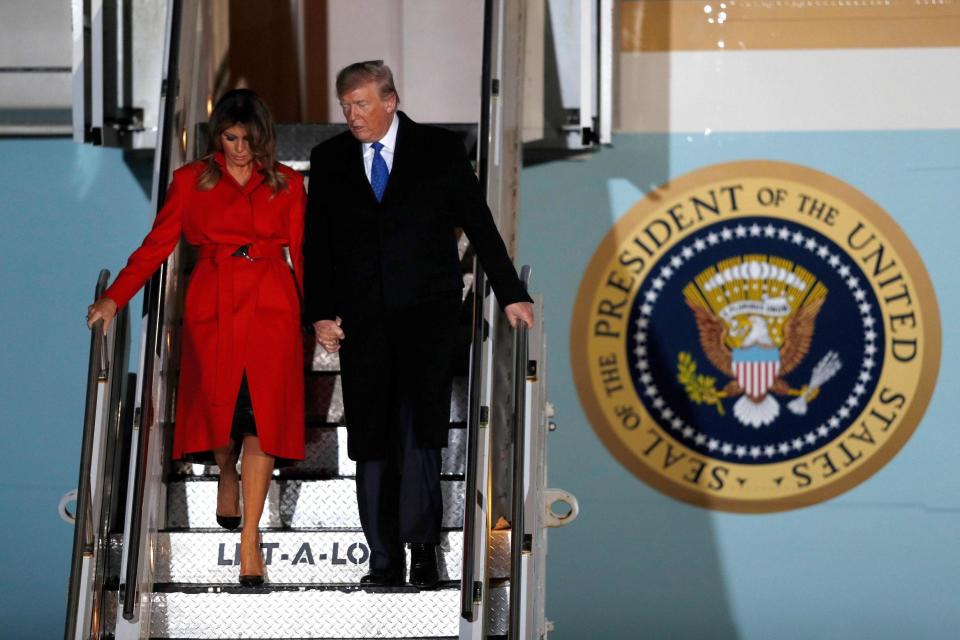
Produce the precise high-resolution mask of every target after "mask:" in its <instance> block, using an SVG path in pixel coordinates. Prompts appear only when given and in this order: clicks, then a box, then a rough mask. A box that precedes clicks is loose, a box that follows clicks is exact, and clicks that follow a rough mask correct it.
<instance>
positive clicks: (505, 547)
mask: <svg viewBox="0 0 960 640" xmlns="http://www.w3.org/2000/svg"><path fill="white" fill-rule="evenodd" d="M117 542H119V541H117ZM239 546H240V534H239V533H231V532H226V531H223V532H219V531H202V532H201V531H189V532H163V533H158V534H157V537H156V543H155V546H154V549H153V558H154V566H155V573H154V579H155V582H157V583H160V584H166V583H176V584H204V585H225V586H234V585H236V583H237V577H238V575H239V570H240V569H239V567H240V565H239V562H240V556H239ZM261 546H262V548H263V557H264V561H265V563H266V579H267V582H268V583H269V584H271V585H281V584H288V585H322V584H327V585H329V584H337V585H357V584H359V582H360V578H361V576H363V575H364V574H365V573H366V572H367V571H368V570H369V568H370V567H369V559H370V552H369V549H368V547H367V545H366V540H365V539H364V537H363V532H362V531H359V530H356V531H265V532H263V534H262V538H261ZM114 549H115V553H116V555H117V558H116V560H117V562H116V564H115V565H114V566H119V551H120V549H119V544H115V545H114ZM407 556H408V561H407V566H409V564H410V563H409V551H408V552H407ZM439 559H440V562H439V569H440V580H442V581H447V580H459V579H460V575H461V569H462V565H463V534H462V533H461V532H460V531H446V532H444V533H443V535H442V538H441V542H440V545H439ZM489 567H490V575H491V577H492V578H498V579H506V578H508V577H509V576H510V533H509V532H508V531H495V532H493V535H492V536H491V539H490V555H489Z"/></svg>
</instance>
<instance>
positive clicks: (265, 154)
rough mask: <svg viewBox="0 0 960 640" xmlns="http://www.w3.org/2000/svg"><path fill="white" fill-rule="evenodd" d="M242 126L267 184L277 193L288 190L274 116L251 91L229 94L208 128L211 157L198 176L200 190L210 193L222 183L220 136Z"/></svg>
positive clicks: (214, 109)
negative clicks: (279, 161)
mask: <svg viewBox="0 0 960 640" xmlns="http://www.w3.org/2000/svg"><path fill="white" fill-rule="evenodd" d="M238 124H239V125H243V127H244V128H245V129H246V130H247V136H248V138H247V139H248V141H249V143H250V151H251V153H253V157H254V158H255V159H256V161H257V162H259V163H260V171H262V172H263V174H264V181H265V182H266V183H267V184H268V185H269V186H270V188H271V189H273V192H274V193H277V192H279V191H281V190H283V189H285V188H286V187H287V179H286V177H285V176H284V175H283V174H282V173H281V172H280V171H278V170H277V164H276V163H277V133H276V130H275V129H274V126H273V116H271V115H270V110H269V109H268V108H267V105H265V104H264V103H263V100H261V99H260V97H259V96H258V95H257V94H256V93H254V92H253V91H250V90H249V89H233V90H232V91H228V92H227V93H226V94H224V96H223V97H222V98H220V100H218V101H217V104H216V106H215V107H214V108H213V113H211V114H210V122H209V123H208V126H207V132H208V134H209V138H208V140H207V153H206V154H205V155H204V156H203V158H201V161H202V162H204V163H205V164H206V166H205V167H204V168H203V171H201V172H200V175H199V176H197V188H198V189H200V190H202V191H208V190H210V189H212V188H213V187H214V186H215V185H216V184H217V182H219V181H220V165H218V164H217V161H216V154H217V153H218V152H221V153H222V152H223V143H222V142H221V140H220V136H221V135H222V134H223V132H224V131H226V130H227V129H229V128H230V127H233V126H235V125H238Z"/></svg>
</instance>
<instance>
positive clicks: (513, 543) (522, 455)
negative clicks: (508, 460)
mask: <svg viewBox="0 0 960 640" xmlns="http://www.w3.org/2000/svg"><path fill="white" fill-rule="evenodd" d="M520 279H521V280H522V281H523V285H524V287H525V288H528V287H529V284H530V266H529V265H524V266H523V268H522V269H521V270H520ZM529 367H530V344H529V329H528V328H527V325H526V323H525V322H524V321H523V320H520V319H517V326H516V328H515V329H514V334H513V470H512V473H513V477H512V480H513V487H512V503H511V516H510V633H509V635H508V636H507V637H508V638H509V640H519V638H520V622H521V620H520V607H521V605H522V599H523V598H522V596H523V592H522V578H523V576H522V567H521V562H522V558H523V552H524V545H525V538H526V534H525V529H524V521H523V520H524V517H523V511H524V507H525V502H526V494H525V492H524V479H525V476H526V455H527V441H526V415H527V376H528V375H529V373H530V372H529Z"/></svg>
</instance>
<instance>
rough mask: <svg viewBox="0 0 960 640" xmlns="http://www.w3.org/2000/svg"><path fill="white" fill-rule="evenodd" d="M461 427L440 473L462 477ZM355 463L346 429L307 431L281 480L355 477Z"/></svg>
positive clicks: (207, 469)
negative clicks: (300, 455)
mask: <svg viewBox="0 0 960 640" xmlns="http://www.w3.org/2000/svg"><path fill="white" fill-rule="evenodd" d="M463 426H464V425H463V423H453V424H451V425H450V427H451V428H450V439H449V443H450V444H449V446H447V447H446V448H445V449H443V453H442V456H443V462H442V465H443V466H442V467H441V473H443V474H445V475H463V473H464V465H465V460H466V447H467V433H466V429H464V428H463ZM356 472H357V465H356V463H355V462H354V461H353V460H351V459H350V458H349V457H347V429H346V427H342V426H336V425H324V426H316V427H310V428H308V429H307V450H306V458H305V459H304V460H303V462H298V463H296V464H294V465H292V466H289V467H285V468H283V469H280V470H279V471H278V473H277V475H278V477H280V478H306V477H318V478H330V477H334V476H354V475H356ZM219 473H220V469H219V467H217V466H207V465H194V464H190V463H184V462H178V463H176V464H175V466H174V468H173V475H174V478H175V477H176V476H178V475H179V476H205V475H217V474H219Z"/></svg>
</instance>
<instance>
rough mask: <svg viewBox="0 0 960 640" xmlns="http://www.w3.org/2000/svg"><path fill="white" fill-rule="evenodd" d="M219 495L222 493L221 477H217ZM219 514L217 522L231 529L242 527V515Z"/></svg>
mask: <svg viewBox="0 0 960 640" xmlns="http://www.w3.org/2000/svg"><path fill="white" fill-rule="evenodd" d="M217 495H220V478H219V477H218V478H217ZM216 515H217V524H218V525H220V526H221V527H223V528H224V529H228V530H229V531H236V530H237V529H239V528H240V516H222V515H220V514H219V513H218V514H216Z"/></svg>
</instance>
